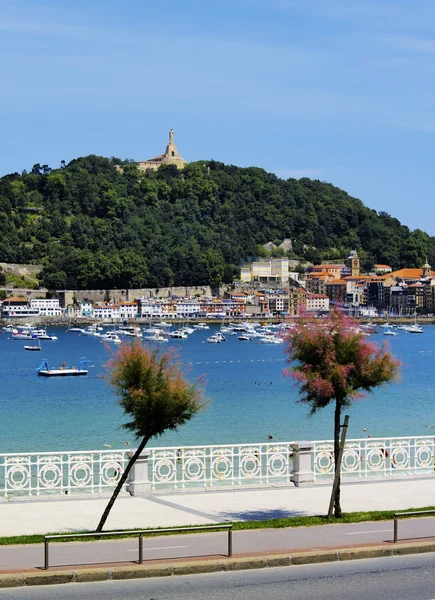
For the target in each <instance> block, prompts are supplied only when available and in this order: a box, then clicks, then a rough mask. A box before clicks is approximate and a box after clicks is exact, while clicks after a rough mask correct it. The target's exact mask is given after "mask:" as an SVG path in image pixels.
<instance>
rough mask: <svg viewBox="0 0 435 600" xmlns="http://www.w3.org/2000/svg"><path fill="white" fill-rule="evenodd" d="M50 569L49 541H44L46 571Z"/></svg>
mask: <svg viewBox="0 0 435 600" xmlns="http://www.w3.org/2000/svg"><path fill="white" fill-rule="evenodd" d="M48 567H49V563H48V540H45V539H44V569H45V570H46V571H47V569H48Z"/></svg>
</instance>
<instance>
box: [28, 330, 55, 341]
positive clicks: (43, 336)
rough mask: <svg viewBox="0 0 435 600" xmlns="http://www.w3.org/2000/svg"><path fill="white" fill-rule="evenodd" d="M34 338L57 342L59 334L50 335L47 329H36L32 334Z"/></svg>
mask: <svg viewBox="0 0 435 600" xmlns="http://www.w3.org/2000/svg"><path fill="white" fill-rule="evenodd" d="M32 338H34V339H37V340H49V341H52V342H55V341H56V340H57V336H55V335H50V334H49V333H47V332H46V331H40V332H36V331H35V332H33V334H32Z"/></svg>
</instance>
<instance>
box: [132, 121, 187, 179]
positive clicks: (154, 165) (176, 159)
mask: <svg viewBox="0 0 435 600" xmlns="http://www.w3.org/2000/svg"><path fill="white" fill-rule="evenodd" d="M185 164H186V161H185V160H184V158H183V157H182V156H180V153H179V152H178V149H177V146H176V145H175V142H174V130H173V129H171V130H170V131H169V144H168V145H167V146H166V150H165V153H164V154H159V156H155V157H154V158H149V159H148V160H140V161H138V162H137V163H136V166H137V168H138V169H139V170H141V171H147V170H148V169H158V168H159V167H160V165H175V166H176V167H177V168H178V169H182V168H183V167H184V165H185Z"/></svg>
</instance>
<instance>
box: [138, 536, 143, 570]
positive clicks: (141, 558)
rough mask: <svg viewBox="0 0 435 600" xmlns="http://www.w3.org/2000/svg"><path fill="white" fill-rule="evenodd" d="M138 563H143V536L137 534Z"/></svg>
mask: <svg viewBox="0 0 435 600" xmlns="http://www.w3.org/2000/svg"><path fill="white" fill-rule="evenodd" d="M139 564H140V565H142V564H143V536H142V534H141V533H140V534H139Z"/></svg>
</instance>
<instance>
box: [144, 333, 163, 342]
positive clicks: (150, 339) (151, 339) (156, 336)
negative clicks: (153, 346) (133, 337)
mask: <svg viewBox="0 0 435 600" xmlns="http://www.w3.org/2000/svg"><path fill="white" fill-rule="evenodd" d="M144 339H145V340H147V341H148V342H167V341H168V338H166V337H165V336H163V335H162V334H161V333H155V334H154V335H147V336H145V338H144Z"/></svg>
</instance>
